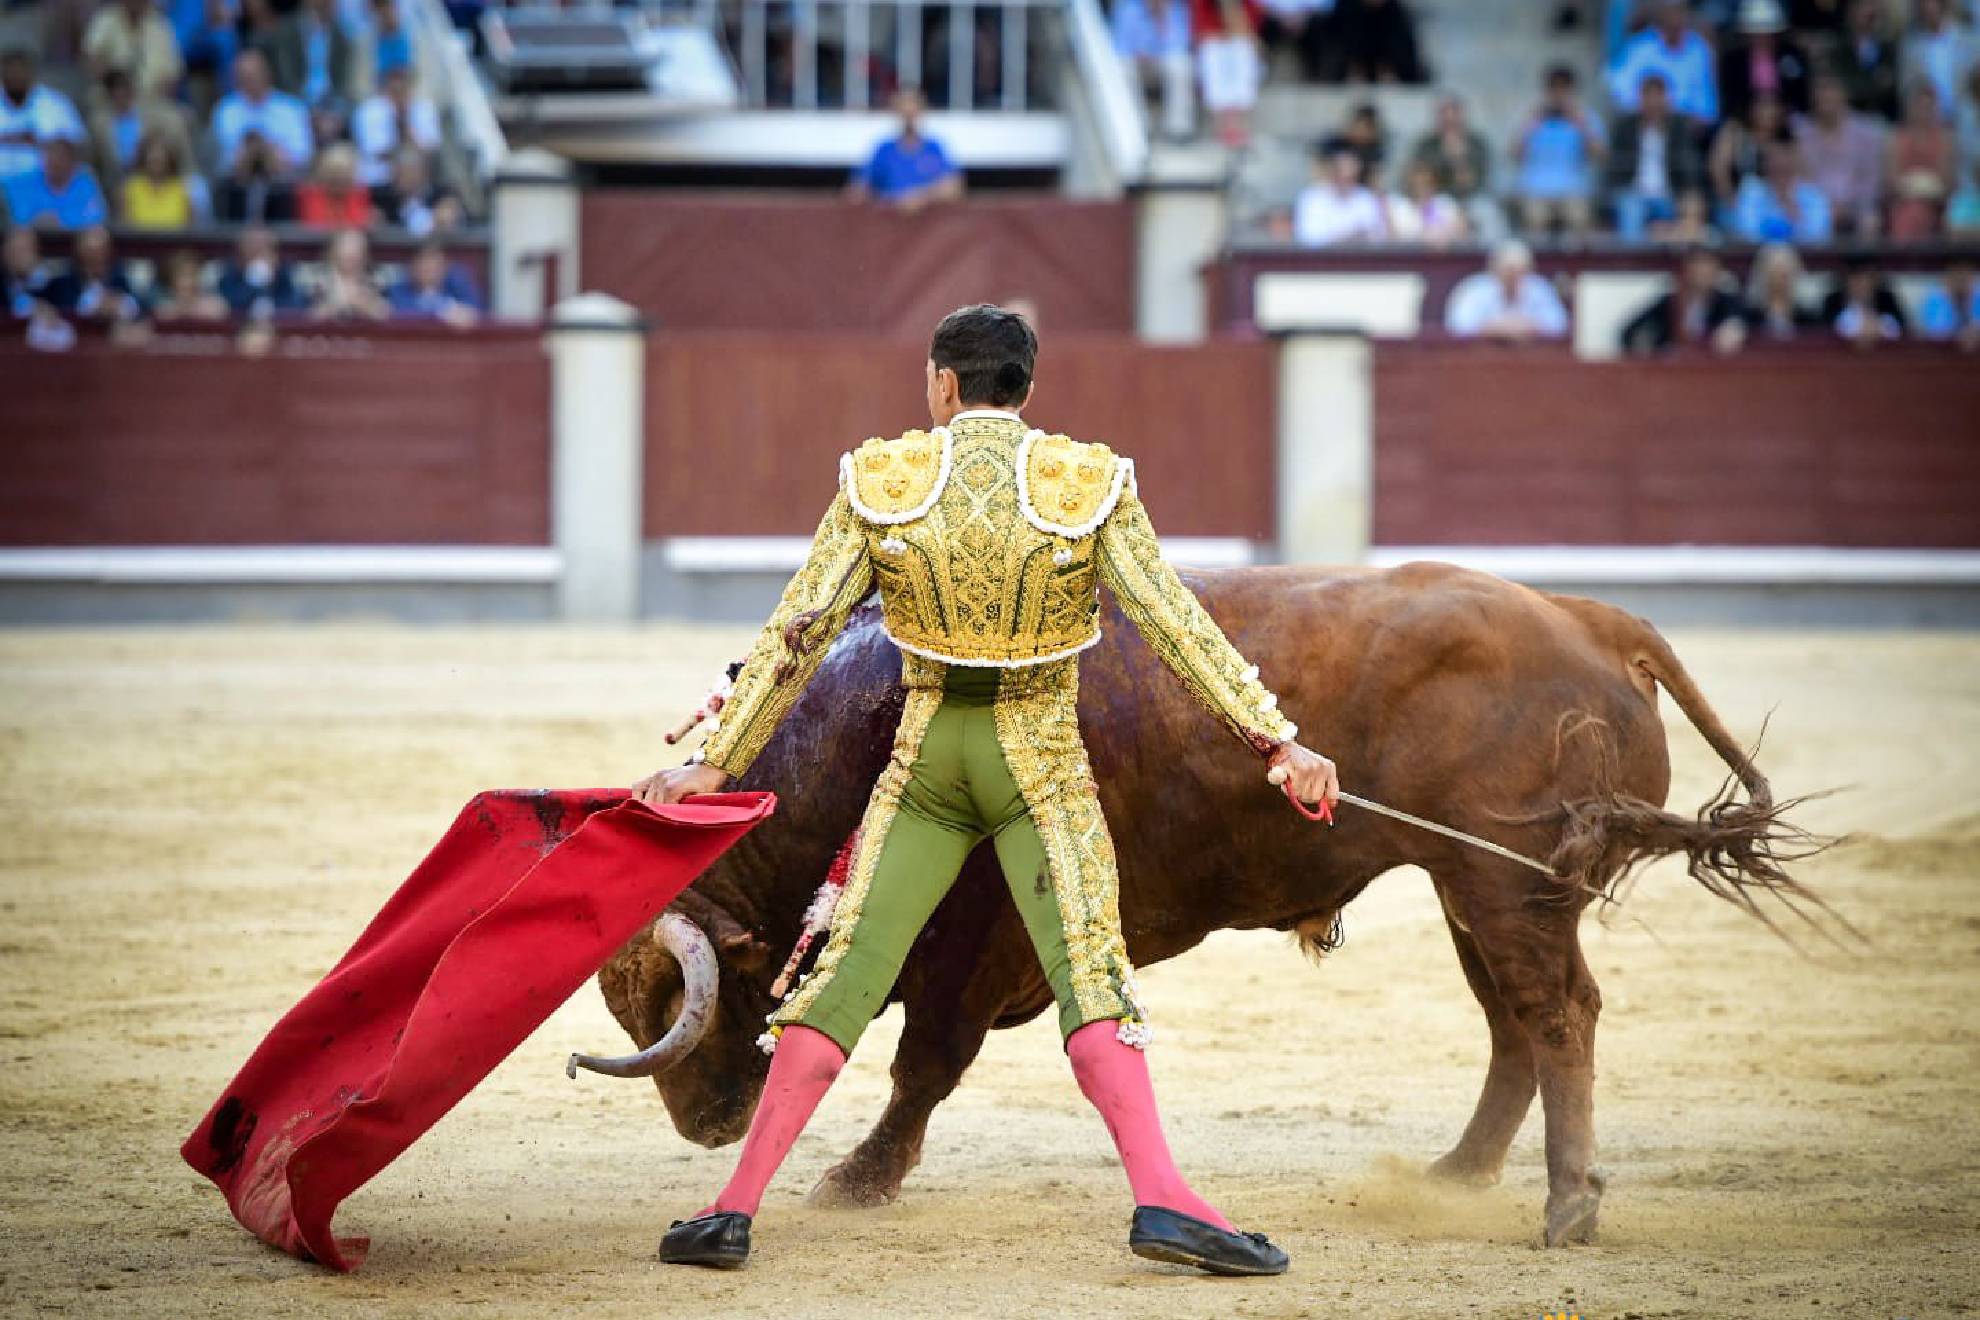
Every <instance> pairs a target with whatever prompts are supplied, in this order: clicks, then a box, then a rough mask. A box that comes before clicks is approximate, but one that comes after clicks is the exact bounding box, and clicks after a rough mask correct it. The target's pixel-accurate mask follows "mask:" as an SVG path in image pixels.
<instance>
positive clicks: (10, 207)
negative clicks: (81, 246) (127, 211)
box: [0, 129, 110, 229]
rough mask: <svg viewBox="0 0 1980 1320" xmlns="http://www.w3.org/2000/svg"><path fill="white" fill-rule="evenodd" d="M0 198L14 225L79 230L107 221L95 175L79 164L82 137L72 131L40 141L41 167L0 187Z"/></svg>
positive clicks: (106, 207)
mask: <svg viewBox="0 0 1980 1320" xmlns="http://www.w3.org/2000/svg"><path fill="white" fill-rule="evenodd" d="M0 195H4V196H5V198H6V200H7V215H8V216H9V218H11V219H12V220H13V222H14V223H15V224H17V225H53V226H55V227H56V228H58V229H83V228H86V227H87V226H89V225H100V224H102V223H104V222H105V221H106V220H108V219H109V218H110V207H109V205H108V204H107V203H106V202H105V201H104V200H103V189H102V187H101V186H100V185H99V184H98V183H97V182H96V175H95V173H94V172H92V171H91V170H90V168H89V166H87V165H85V164H83V163H82V138H81V134H79V133H77V132H76V131H75V130H74V129H63V130H58V131H57V132H55V133H53V134H51V135H50V136H48V137H46V138H43V139H42V142H41V164H40V165H38V166H37V167H35V168H34V169H32V170H30V171H29V172H28V173H26V174H17V175H15V176H14V177H13V178H11V179H8V180H6V181H5V183H4V184H0Z"/></svg>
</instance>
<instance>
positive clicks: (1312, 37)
mask: <svg viewBox="0 0 1980 1320" xmlns="http://www.w3.org/2000/svg"><path fill="white" fill-rule="evenodd" d="M1260 7H1261V9H1262V10H1263V13H1261V14H1260V16H1259V19H1258V39H1259V41H1260V43H1262V44H1263V45H1264V47H1265V49H1266V50H1268V51H1277V50H1290V51H1292V52H1293V53H1294V54H1295V55H1296V56H1297V57H1298V59H1299V69H1300V74H1301V76H1302V77H1304V78H1305V79H1306V81H1307V82H1319V81H1320V80H1321V78H1322V77H1323V76H1324V75H1325V74H1326V73H1327V72H1328V67H1327V59H1328V56H1329V53H1330V51H1331V48H1332V45H1333V41H1332V31H1331V23H1332V19H1333V8H1334V0H1261V6H1260Z"/></svg>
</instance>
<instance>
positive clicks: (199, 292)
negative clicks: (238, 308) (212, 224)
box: [151, 252, 229, 323]
mask: <svg viewBox="0 0 1980 1320" xmlns="http://www.w3.org/2000/svg"><path fill="white" fill-rule="evenodd" d="M205 277H206V267H205V263H203V262H202V261H200V259H199V255H198V254H197V253H194V252H174V253H173V254H172V256H171V259H170V260H168V261H167V262H166V263H165V291H164V293H163V295H162V296H160V297H159V299H158V301H157V302H155V303H153V304H152V308H151V319H152V320H154V321H158V322H161V323H162V322H167V321H224V320H226V319H227V316H228V312H229V308H228V306H227V300H226V299H225V298H222V297H221V296H220V295H219V294H217V293H215V292H214V291H213V290H211V289H209V288H207V287H206V278H205Z"/></svg>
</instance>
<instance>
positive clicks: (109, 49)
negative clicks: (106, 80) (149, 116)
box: [83, 0, 186, 101]
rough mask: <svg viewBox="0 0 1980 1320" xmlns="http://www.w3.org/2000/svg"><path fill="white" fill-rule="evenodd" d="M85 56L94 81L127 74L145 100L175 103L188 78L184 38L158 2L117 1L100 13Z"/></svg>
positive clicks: (90, 31) (87, 35)
mask: <svg viewBox="0 0 1980 1320" xmlns="http://www.w3.org/2000/svg"><path fill="white" fill-rule="evenodd" d="M83 56H84V58H85V59H86V60H87V61H88V65H89V74H90V78H91V80H92V81H93V82H95V83H96V84H97V85H98V86H101V85H102V81H103V75H105V74H106V73H108V72H110V70H112V69H118V70H121V71H122V72H123V73H124V74H125V75H126V76H128V77H129V78H130V80H131V85H132V86H133V87H135V88H136V89H137V96H138V99H139V100H140V101H170V100H172V99H173V98H174V97H175V96H176V95H177V93H178V90H179V79H180V78H182V77H183V76H185V72H186V66H185V61H184V60H183V59H182V58H181V56H180V54H179V38H178V36H177V34H175V33H174V32H173V31H172V25H171V24H170V23H168V22H166V21H165V16H164V15H163V14H160V13H159V12H158V9H157V6H156V5H155V4H153V2H152V0H112V2H111V3H109V4H106V5H104V6H103V8H101V9H99V10H97V11H96V17H95V18H92V19H91V20H90V22H89V29H88V31H87V32H86V33H85V34H84V36H83Z"/></svg>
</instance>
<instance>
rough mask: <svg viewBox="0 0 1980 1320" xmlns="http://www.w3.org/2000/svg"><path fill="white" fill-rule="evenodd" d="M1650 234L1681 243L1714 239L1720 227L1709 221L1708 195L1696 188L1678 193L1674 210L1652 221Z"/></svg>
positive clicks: (1657, 239) (1684, 244) (1662, 239)
mask: <svg viewBox="0 0 1980 1320" xmlns="http://www.w3.org/2000/svg"><path fill="white" fill-rule="evenodd" d="M1649 235H1650V238H1651V239H1652V240H1653V241H1655V242H1658V243H1668V244H1672V245H1674V246H1680V247H1689V246H1691V245H1693V244H1699V243H1705V244H1711V243H1717V242H1718V241H1719V231H1718V229H1717V228H1716V227H1715V226H1714V225H1713V224H1712V202H1711V199H1710V198H1708V197H1707V196H1706V195H1705V193H1704V190H1703V189H1699V188H1693V189H1690V190H1689V191H1686V192H1681V193H1679V194H1678V199H1677V214H1676V215H1674V216H1672V217H1671V218H1670V219H1668V220H1662V221H1658V222H1656V223H1654V224H1652V225H1651V226H1650V229H1649Z"/></svg>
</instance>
